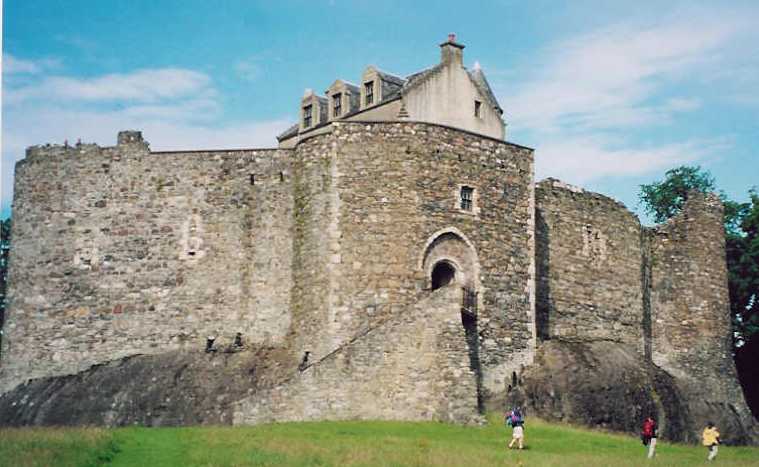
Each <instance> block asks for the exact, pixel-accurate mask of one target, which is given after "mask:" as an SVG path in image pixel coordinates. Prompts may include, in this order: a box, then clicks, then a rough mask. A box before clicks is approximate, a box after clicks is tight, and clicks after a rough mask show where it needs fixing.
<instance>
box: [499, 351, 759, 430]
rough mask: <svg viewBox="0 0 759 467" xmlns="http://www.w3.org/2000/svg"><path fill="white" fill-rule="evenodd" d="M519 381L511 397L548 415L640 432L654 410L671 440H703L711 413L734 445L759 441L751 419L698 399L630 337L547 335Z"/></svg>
mask: <svg viewBox="0 0 759 467" xmlns="http://www.w3.org/2000/svg"><path fill="white" fill-rule="evenodd" d="M517 383H518V385H517V386H516V387H512V388H511V390H510V392H509V395H508V398H507V401H508V404H509V405H522V406H524V407H526V409H527V413H528V414H531V415H535V416H539V417H541V418H545V419H548V420H560V421H564V422H569V423H575V424H582V425H588V426H592V427H599V428H605V429H611V430H617V431H625V432H629V433H638V432H639V431H640V423H641V421H642V420H643V419H644V418H645V417H646V416H649V415H651V416H653V417H654V418H656V419H657V421H658V422H659V431H660V436H662V437H663V438H664V439H668V440H672V441H681V442H690V443H695V442H697V441H698V440H699V434H700V430H701V428H703V427H702V426H701V423H700V421H701V420H702V419H704V418H707V419H710V420H712V421H714V422H715V423H716V424H717V426H718V427H719V429H720V433H721V434H722V438H723V441H724V442H726V443H728V444H751V443H756V442H757V441H759V437H757V435H758V434H759V433H757V431H756V428H755V427H754V426H753V425H752V422H751V419H750V418H749V419H746V418H745V417H741V416H739V415H738V414H737V413H736V412H735V409H734V408H733V407H731V406H730V404H727V403H723V404H719V403H712V402H708V401H703V400H699V399H696V398H693V397H692V394H687V392H685V391H686V390H687V388H683V387H681V385H680V384H678V381H677V380H676V379H675V378H673V377H672V376H671V375H670V374H668V373H667V372H665V371H664V370H662V369H660V368H658V367H656V366H654V365H651V364H646V363H645V362H644V360H643V359H642V358H640V356H639V354H637V353H636V352H635V351H633V350H632V349H630V348H629V347H628V346H626V345H622V344H617V343H613V342H588V343H580V342H561V341H547V342H544V343H543V344H541V346H540V347H539V349H538V352H537V354H536V360H535V365H532V366H530V367H528V368H527V369H525V371H524V372H523V373H522V374H521V375H520V377H519V379H518V381H517ZM684 389H685V390H684Z"/></svg>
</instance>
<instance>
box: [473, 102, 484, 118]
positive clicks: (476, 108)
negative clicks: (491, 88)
mask: <svg viewBox="0 0 759 467" xmlns="http://www.w3.org/2000/svg"><path fill="white" fill-rule="evenodd" d="M481 108H482V102H480V101H474V116H475V117H477V118H481V117H482V115H481V113H480V109H481Z"/></svg>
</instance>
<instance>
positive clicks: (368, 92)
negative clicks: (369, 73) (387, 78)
mask: <svg viewBox="0 0 759 467" xmlns="http://www.w3.org/2000/svg"><path fill="white" fill-rule="evenodd" d="M364 95H365V97H364V104H365V105H371V104H373V103H374V81H369V82H366V83H364Z"/></svg>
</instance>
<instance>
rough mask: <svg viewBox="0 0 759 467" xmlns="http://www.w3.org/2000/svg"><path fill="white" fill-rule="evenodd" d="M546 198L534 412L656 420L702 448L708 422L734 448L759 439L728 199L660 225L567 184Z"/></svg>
mask: <svg viewBox="0 0 759 467" xmlns="http://www.w3.org/2000/svg"><path fill="white" fill-rule="evenodd" d="M535 199H536V238H537V247H536V262H537V278H536V280H537V303H536V324H537V328H538V336H539V341H538V347H537V355H536V358H537V361H538V363H537V365H535V366H534V367H533V368H531V369H530V370H529V371H528V372H527V375H526V377H525V379H526V386H529V387H528V388H527V395H526V397H527V399H528V400H529V401H530V404H531V405H533V406H534V408H535V409H536V410H537V411H539V412H541V413H543V414H544V416H547V417H551V418H560V419H578V418H579V419H583V420H586V422H587V423H589V424H592V425H604V426H609V427H613V428H617V429H625V430H633V431H634V430H635V426H625V423H628V420H637V419H639V418H642V417H645V416H647V415H649V414H652V413H653V414H654V415H656V417H657V420H658V421H659V423H660V425H661V428H662V433H663V434H664V435H665V436H667V437H669V438H674V439H680V440H683V441H696V440H697V439H698V433H697V432H698V429H699V428H700V427H702V426H703V425H704V424H705V423H706V422H707V421H708V420H712V421H715V422H717V423H718V425H719V426H720V429H721V431H722V433H723V434H724V436H725V438H726V439H730V440H732V442H748V441H749V440H750V439H751V437H752V436H755V435H752V434H751V433H752V432H753V430H754V429H753V428H752V426H753V424H754V422H753V420H752V417H751V415H750V413H749V411H748V408H747V407H746V404H745V402H744V399H743V395H742V393H741V389H740V386H739V385H738V380H737V377H736V374H735V367H734V364H733V361H732V355H731V351H730V349H731V347H730V330H731V325H730V318H729V306H728V303H729V299H728V296H727V271H726V263H725V250H724V231H723V224H722V205H721V203H720V202H719V199H717V198H716V197H715V196H707V197H704V196H703V195H700V194H698V193H692V195H691V197H690V199H689V200H688V202H687V203H686V205H685V208H684V210H683V212H682V213H681V214H679V215H678V216H675V217H674V218H673V219H671V220H670V221H669V222H667V223H665V224H663V225H660V226H657V227H655V228H645V227H641V225H640V222H639V221H638V219H637V217H635V216H634V215H633V214H632V213H631V212H629V211H628V210H627V209H626V208H625V207H624V206H623V205H621V204H620V203H618V202H616V201H614V200H612V199H610V198H608V197H605V196H602V195H599V194H597V193H591V192H587V191H585V190H583V189H581V188H578V187H574V186H571V185H567V184H564V183H562V182H560V181H558V180H553V179H548V180H544V181H542V182H540V183H538V185H537V189H536V195H535ZM557 371H559V372H561V371H566V372H567V374H566V375H561V376H560V377H556V376H555V374H556V372H557ZM572 375H574V377H573V376H572ZM620 377H622V378H624V379H623V380H622V383H620V380H619V378H620ZM518 397H521V396H518ZM620 404H621V406H622V407H624V411H623V412H620V409H619V407H620ZM631 414H633V416H632V417H631V416H630V415H631Z"/></svg>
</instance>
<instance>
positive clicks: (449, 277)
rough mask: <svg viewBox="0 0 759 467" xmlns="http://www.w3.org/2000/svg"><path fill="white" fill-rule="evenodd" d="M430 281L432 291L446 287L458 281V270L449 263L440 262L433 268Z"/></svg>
mask: <svg viewBox="0 0 759 467" xmlns="http://www.w3.org/2000/svg"><path fill="white" fill-rule="evenodd" d="M430 281H431V288H432V290H436V289H439V288H440V287H445V286H446V285H448V284H451V283H453V282H455V281H456V268H455V267H454V266H453V265H452V264H451V263H450V262H448V261H445V260H444V261H439V262H437V263H436V264H435V266H433V267H432V272H431V274H430Z"/></svg>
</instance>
